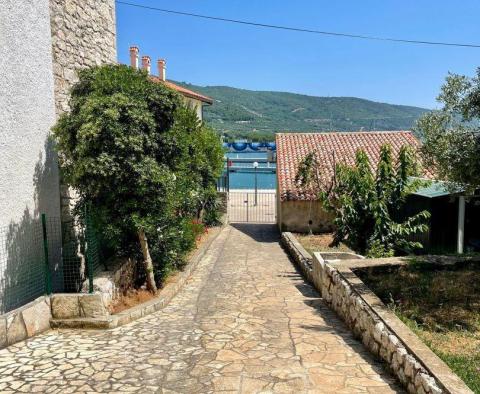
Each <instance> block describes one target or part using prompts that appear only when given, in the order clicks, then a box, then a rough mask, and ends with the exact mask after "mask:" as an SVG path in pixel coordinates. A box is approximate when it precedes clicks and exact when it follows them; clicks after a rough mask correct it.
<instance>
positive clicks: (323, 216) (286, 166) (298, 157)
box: [276, 131, 420, 232]
mask: <svg viewBox="0 0 480 394" xmlns="http://www.w3.org/2000/svg"><path fill="white" fill-rule="evenodd" d="M276 144H277V190H278V193H277V195H278V196H277V201H278V207H277V208H278V215H277V218H278V219H277V221H278V225H279V227H280V229H281V230H283V231H295V232H309V231H313V232H328V231H332V230H333V223H332V217H330V216H329V214H327V213H326V212H325V210H324V209H323V207H322V204H321V203H320V202H319V201H317V193H316V191H312V190H305V189H304V188H302V187H300V185H299V184H298V183H297V182H296V180H295V178H296V176H297V172H298V168H299V165H300V163H301V162H302V161H303V160H304V159H305V157H306V156H307V155H308V154H310V153H312V152H316V155H317V158H318V159H319V160H320V161H323V162H325V164H326V165H325V167H324V171H325V172H326V173H325V174H322V175H323V176H324V177H325V178H328V179H330V178H333V175H334V169H335V165H336V163H345V164H349V165H353V164H354V163H355V154H356V152H357V150H359V149H363V150H364V151H365V152H366V154H367V155H368V158H369V159H370V163H371V164H372V165H373V166H375V165H376V164H377V162H378V159H379V158H380V150H381V147H382V145H385V144H390V146H391V147H392V153H393V155H394V157H395V156H397V155H398V153H399V152H400V149H401V148H402V146H405V145H410V146H413V147H418V146H420V142H419V141H418V140H417V138H415V136H414V135H413V134H412V133H411V132H410V131H375V132H328V133H278V134H277V135H276ZM374 169H375V168H374Z"/></svg>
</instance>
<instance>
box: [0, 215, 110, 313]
mask: <svg viewBox="0 0 480 394" xmlns="http://www.w3.org/2000/svg"><path fill="white" fill-rule="evenodd" d="M83 219H84V220H79V221H72V222H69V223H62V222H61V220H60V218H56V217H47V216H45V215H42V216H41V217H40V218H38V219H29V220H23V221H22V222H21V223H20V224H18V225H11V226H7V227H3V228H0V313H6V312H8V311H10V310H12V309H15V308H18V307H20V306H22V305H24V304H26V303H28V302H30V301H32V300H34V299H35V298H37V297H39V296H41V295H44V294H50V293H52V292H53V293H63V292H65V293H71V292H74V293H77V292H88V291H90V292H91V291H93V279H94V276H95V272H98V271H99V270H100V269H101V264H100V263H101V259H100V252H101V245H100V242H99V237H98V235H97V233H96V232H95V231H94V229H93V226H92V225H91V222H90V219H89V216H88V215H87V216H86V218H83Z"/></svg>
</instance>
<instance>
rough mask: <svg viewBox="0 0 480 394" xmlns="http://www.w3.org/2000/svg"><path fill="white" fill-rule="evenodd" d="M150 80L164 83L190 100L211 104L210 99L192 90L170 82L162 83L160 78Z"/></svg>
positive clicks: (211, 100)
mask: <svg viewBox="0 0 480 394" xmlns="http://www.w3.org/2000/svg"><path fill="white" fill-rule="evenodd" d="M150 78H152V81H154V82H160V83H164V84H165V85H166V86H168V87H169V88H170V89H173V90H176V91H177V92H178V93H180V94H182V95H184V96H186V97H190V98H193V99H195V100H200V101H202V102H204V103H206V104H213V99H211V98H210V97H207V96H204V95H203V94H200V93H197V92H194V91H193V90H190V89H187V88H184V87H183V86H179V85H177V84H175V83H173V82H170V81H162V80H161V79H160V78H158V77H155V76H151V77H150Z"/></svg>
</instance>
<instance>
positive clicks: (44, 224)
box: [42, 213, 52, 295]
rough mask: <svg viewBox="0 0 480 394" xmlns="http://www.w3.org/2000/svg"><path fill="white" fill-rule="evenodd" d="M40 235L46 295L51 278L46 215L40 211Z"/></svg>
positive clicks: (49, 287)
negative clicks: (43, 258) (41, 237)
mask: <svg viewBox="0 0 480 394" xmlns="http://www.w3.org/2000/svg"><path fill="white" fill-rule="evenodd" d="M42 235H43V253H44V257H45V287H46V290H47V295H50V294H52V278H51V273H50V262H49V260H48V238H47V217H46V216H45V214H44V213H42Z"/></svg>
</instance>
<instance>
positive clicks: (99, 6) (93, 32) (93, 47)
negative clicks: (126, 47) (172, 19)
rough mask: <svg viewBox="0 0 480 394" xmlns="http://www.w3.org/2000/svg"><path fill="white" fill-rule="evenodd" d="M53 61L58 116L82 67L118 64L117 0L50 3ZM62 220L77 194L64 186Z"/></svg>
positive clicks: (57, 0)
mask: <svg viewBox="0 0 480 394" xmlns="http://www.w3.org/2000/svg"><path fill="white" fill-rule="evenodd" d="M50 25H51V34H52V60H53V76H54V86H55V110H56V114H57V116H59V115H61V114H62V113H63V112H65V111H68V109H69V105H68V102H69V91H70V89H71V87H72V86H73V84H74V83H75V82H77V81H78V75H77V72H78V71H79V70H81V69H82V68H87V67H91V66H95V65H101V64H108V63H115V62H116V60H117V51H116V25H115V1H114V0H50ZM60 199H61V201H60V204H61V217H62V221H63V222H69V221H71V215H70V212H71V209H72V206H73V203H74V201H75V191H74V190H72V189H70V188H68V186H66V185H64V184H62V183H61V185H60Z"/></svg>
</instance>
